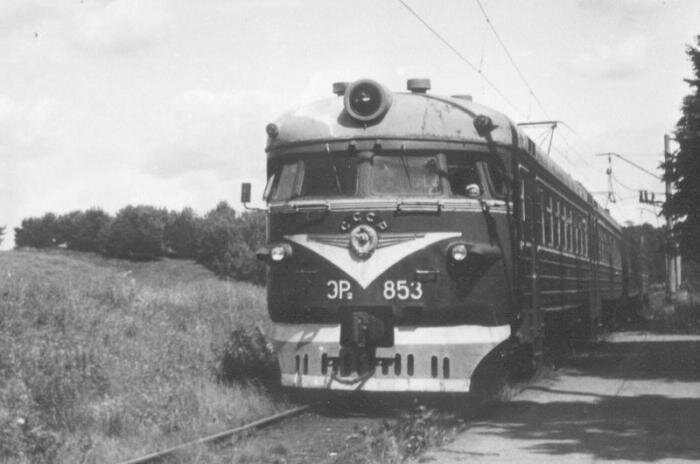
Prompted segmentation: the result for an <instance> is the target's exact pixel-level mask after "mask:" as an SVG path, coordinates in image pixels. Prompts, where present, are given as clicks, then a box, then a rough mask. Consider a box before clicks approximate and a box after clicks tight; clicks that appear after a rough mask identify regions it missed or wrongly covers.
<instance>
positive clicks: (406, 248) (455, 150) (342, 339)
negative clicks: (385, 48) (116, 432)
mask: <svg viewBox="0 0 700 464" xmlns="http://www.w3.org/2000/svg"><path fill="white" fill-rule="evenodd" d="M332 89H333V93H334V94H335V96H331V97H330V98H328V99H324V100H320V101H316V102H311V103H308V104H306V105H303V106H301V107H300V108H298V109H296V110H294V111H291V112H289V113H286V114H284V115H283V116H281V117H280V118H279V119H277V120H276V121H275V122H273V123H270V124H268V126H267V128H266V130H267V135H268V142H267V148H266V152H267V174H268V182H267V186H266V188H265V193H264V199H265V200H266V202H267V206H268V209H267V211H268V221H267V241H268V244H267V246H266V247H264V248H262V249H261V250H259V251H258V253H257V254H258V258H259V259H261V260H264V261H265V262H266V263H268V283H267V292H268V307H269V314H270V316H271V319H272V321H273V325H274V329H273V334H272V341H273V344H274V347H275V351H276V353H277V356H278V359H279V364H280V370H281V382H282V385H283V386H287V387H295V388H300V389H323V390H353V391H368V392H399V391H400V392H406V391H409V392H469V391H470V389H471V387H472V377H473V375H474V371H475V370H476V369H477V367H478V366H479V365H480V363H482V362H483V361H484V359H485V358H487V357H488V356H489V355H490V354H493V353H494V352H496V351H498V352H499V353H513V352H515V351H518V352H525V353H528V355H529V356H531V357H532V358H534V359H537V358H538V356H540V355H541V353H542V350H543V342H544V341H545V340H546V339H547V337H548V336H556V334H557V333H558V332H561V333H564V332H565V331H570V327H575V330H576V331H578V333H577V334H574V335H573V336H581V337H583V336H590V334H592V333H593V332H595V330H596V329H597V328H598V327H599V326H600V325H601V322H602V318H603V308H605V307H606V305H607V304H608V303H611V302H619V301H621V300H622V299H624V298H625V297H631V296H633V295H634V294H635V292H636V293H640V292H642V291H643V289H642V287H643V286H644V285H646V280H645V279H646V277H645V276H642V275H641V274H642V270H643V269H642V268H643V266H636V267H635V268H634V269H633V271H634V272H631V268H630V266H629V262H630V257H629V255H630V254H633V253H634V252H635V251H634V250H633V249H632V248H631V247H629V246H627V247H626V246H623V238H622V233H621V228H620V226H619V225H618V224H617V223H616V222H615V221H614V220H613V219H612V218H611V217H610V215H609V214H608V213H607V212H606V211H605V210H603V209H602V208H601V207H600V206H599V205H598V204H597V203H596V201H595V200H594V199H593V197H592V196H591V194H590V193H588V192H587V191H586V190H585V189H584V188H583V186H582V185H581V184H580V183H578V182H576V181H575V180H574V179H573V178H572V177H570V176H569V175H568V174H566V173H565V172H564V171H563V170H562V169H560V168H559V167H558V166H557V165H556V164H555V163H554V162H553V161H552V160H551V159H550V158H549V157H548V156H547V155H545V154H544V153H543V152H542V151H541V150H540V149H539V148H538V147H537V146H536V145H535V144H534V143H533V141H532V140H531V139H530V138H529V137H528V136H527V135H526V134H525V133H524V132H523V131H522V130H521V129H520V128H519V127H518V126H517V125H516V124H514V123H513V122H512V121H511V120H510V119H508V118H507V117H506V116H505V115H503V114H501V113H499V112H497V111H495V110H493V109H491V108H488V107H486V106H482V105H479V104H477V103H475V102H474V101H472V99H471V98H470V97H469V96H464V95H455V96H451V97H444V96H438V95H433V94H431V93H430V92H429V90H430V81H429V80H427V79H410V80H409V81H408V83H407V91H406V92H391V91H389V90H387V89H386V88H385V87H383V86H382V85H380V84H379V83H377V82H375V81H372V80H368V79H362V80H358V81H355V82H352V83H345V82H341V83H335V84H333V86H332ZM246 187H247V188H245V189H244V190H245V193H244V196H243V199H244V201H249V191H250V189H249V185H247V186H246ZM565 336H566V337H569V336H572V334H571V333H570V332H566V334H565Z"/></svg>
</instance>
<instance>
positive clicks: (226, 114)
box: [142, 90, 279, 179]
mask: <svg viewBox="0 0 700 464" xmlns="http://www.w3.org/2000/svg"><path fill="white" fill-rule="evenodd" d="M275 102H276V99H275V98H274V97H273V96H272V95H271V94H266V93H262V92H251V91H244V92H239V93H233V92H211V91H206V90H192V91H189V92H186V93H184V94H182V95H180V96H178V97H177V98H175V99H174V100H173V101H172V103H171V104H170V105H169V106H168V107H167V108H166V109H165V110H164V114H162V115H161V118H160V120H161V123H160V124H161V126H160V127H159V128H158V129H156V132H155V133H154V134H152V139H151V142H150V144H149V145H150V147H149V149H148V151H149V155H148V156H147V158H146V159H145V160H144V162H143V163H142V170H143V171H144V172H146V173H149V174H152V175H155V176H157V177H162V178H173V177H178V176H181V175H185V174H189V173H193V172H200V171H209V172H214V173H216V174H217V175H218V176H219V177H220V178H222V179H229V178H231V177H232V176H234V175H236V176H239V177H247V176H248V177H251V176H252V177H260V176H264V172H265V171H264V166H265V160H266V157H265V151H264V150H265V142H266V138H267V135H266V134H265V125H266V124H267V123H268V122H270V121H271V120H272V119H273V117H274V116H275V115H276V113H278V112H279V110H278V109H277V108H276V103H275ZM251 147H252V149H253V150H254V151H253V152H251V151H250V150H251Z"/></svg>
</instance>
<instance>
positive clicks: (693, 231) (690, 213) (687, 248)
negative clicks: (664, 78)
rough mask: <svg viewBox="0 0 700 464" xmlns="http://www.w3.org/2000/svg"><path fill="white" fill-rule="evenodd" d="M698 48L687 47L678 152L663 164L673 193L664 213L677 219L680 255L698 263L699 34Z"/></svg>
mask: <svg viewBox="0 0 700 464" xmlns="http://www.w3.org/2000/svg"><path fill="white" fill-rule="evenodd" d="M696 41H697V44H698V46H695V47H694V46H690V45H689V46H688V47H687V49H686V54H687V55H688V57H689V59H690V62H691V64H692V67H693V72H694V77H693V78H692V79H684V80H685V81H686V82H687V83H688V85H689V86H690V88H691V93H690V95H688V96H686V97H685V98H684V99H683V104H682V106H681V112H682V117H681V118H680V120H679V121H678V123H677V125H676V132H675V135H676V141H677V142H678V144H679V147H680V148H679V150H678V152H677V153H676V154H675V155H674V156H672V157H671V158H670V160H669V162H667V163H665V164H664V169H665V173H664V180H667V181H670V182H672V183H673V185H674V187H675V192H674V193H673V194H672V195H671V196H670V197H669V198H667V199H666V202H665V203H664V207H663V213H664V214H665V215H667V216H670V217H671V218H672V219H674V220H677V221H678V222H677V223H676V226H675V227H674V233H676V234H677V235H678V236H679V238H680V243H681V252H682V253H683V254H684V255H686V256H687V257H689V258H691V259H694V260H700V233H699V232H698V231H700V176H698V173H699V172H700V35H698V36H697V37H696Z"/></svg>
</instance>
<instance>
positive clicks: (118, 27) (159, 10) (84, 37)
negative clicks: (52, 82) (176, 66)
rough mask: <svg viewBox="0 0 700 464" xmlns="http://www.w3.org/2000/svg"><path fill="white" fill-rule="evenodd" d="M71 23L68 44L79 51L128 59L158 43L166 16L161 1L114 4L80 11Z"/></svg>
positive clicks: (119, 1) (130, 0)
mask: <svg viewBox="0 0 700 464" xmlns="http://www.w3.org/2000/svg"><path fill="white" fill-rule="evenodd" d="M73 22H74V24H73V29H74V35H73V36H72V40H71V41H72V43H73V45H74V46H75V47H77V48H78V49H80V50H83V51H86V52H95V53H101V54H104V53H111V54H118V55H129V54H133V53H135V52H138V51H141V50H143V49H147V48H150V47H152V46H153V45H155V44H156V43H158V41H159V40H160V39H161V38H162V35H163V34H164V31H165V26H166V24H168V14H167V8H166V4H165V2H162V1H141V0H114V1H111V2H108V3H107V4H106V5H105V4H97V5H94V6H88V7H86V8H84V9H82V10H81V11H79V12H78V14H76V16H75V17H74V19H73Z"/></svg>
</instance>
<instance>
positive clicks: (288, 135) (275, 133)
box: [266, 81, 619, 229]
mask: <svg viewBox="0 0 700 464" xmlns="http://www.w3.org/2000/svg"><path fill="white" fill-rule="evenodd" d="M368 82H372V81H368ZM387 98H389V99H390V102H391V103H390V106H389V107H388V108H387V109H386V112H385V113H384V114H382V115H381V117H378V118H377V119H376V120H372V121H358V120H357V119H356V118H354V117H353V116H351V115H350V114H348V111H347V109H346V107H347V101H346V100H347V98H343V95H342V94H341V95H339V96H337V97H335V98H327V99H323V100H318V101H314V102H310V103H307V104H304V105H302V106H300V107H298V108H297V109H295V110H292V111H290V112H287V113H285V114H283V115H282V116H281V117H280V118H278V119H277V120H276V121H275V122H274V123H272V124H270V125H268V135H269V137H268V142H267V147H266V151H267V153H268V155H269V156H271V157H274V156H276V155H278V154H280V153H281V152H285V151H286V149H288V148H295V147H300V146H305V145H312V144H329V143H333V142H343V141H347V142H359V141H362V140H370V141H374V142H383V141H390V140H395V141H400V142H411V141H414V142H440V143H442V144H444V143H448V144H451V145H453V146H454V147H455V148H458V147H459V146H460V145H461V146H463V147H467V146H469V145H471V146H474V145H486V143H487V142H486V140H485V138H484V137H482V136H481V135H479V133H478V132H477V129H476V127H475V125H474V120H475V118H476V117H477V116H479V115H485V116H488V117H489V118H490V119H491V121H492V122H493V126H494V129H493V130H492V131H491V132H490V135H491V138H492V140H493V142H494V143H495V144H496V145H497V146H501V147H506V148H516V149H522V150H523V151H524V152H526V153H528V154H529V155H530V156H532V157H533V158H534V159H535V160H536V161H537V162H538V163H539V164H540V165H541V166H542V167H543V168H544V169H545V170H547V171H549V172H550V173H551V174H552V175H553V176H554V177H556V178H557V179H558V180H559V181H560V182H562V183H563V184H564V185H565V186H566V187H568V188H569V189H570V190H571V191H572V192H574V193H575V194H576V195H577V196H579V197H580V198H581V199H583V200H584V201H585V202H586V203H588V204H591V205H592V207H593V208H594V209H597V210H598V212H599V213H600V214H601V215H602V216H604V217H606V219H607V220H608V222H609V223H610V225H611V226H612V227H614V228H616V229H619V225H618V224H617V222H616V221H615V220H614V219H613V218H612V217H611V216H610V215H609V213H608V212H607V211H606V210H604V209H603V208H602V207H601V206H600V205H599V204H598V203H597V202H596V201H595V199H593V197H592V196H591V195H590V194H589V193H588V192H587V191H586V189H585V188H584V187H583V185H582V184H581V183H580V182H578V181H577V180H575V179H573V178H572V177H571V176H570V175H569V174H568V173H567V172H565V171H564V170H563V169H562V168H561V167H559V165H557V163H555V162H554V161H553V160H552V159H551V158H550V157H549V156H548V155H547V154H546V153H544V151H542V150H541V149H540V148H539V147H538V146H537V145H536V144H535V143H534V142H533V141H532V140H531V139H530V137H529V136H528V135H527V134H526V133H525V132H524V131H523V130H522V129H520V128H519V127H518V126H517V125H516V124H515V123H514V122H513V121H511V120H510V119H509V118H508V117H507V116H506V115H505V114H503V113H500V112H498V111H496V110H494V109H493V108H490V107H488V106H484V105H480V104H478V103H476V102H474V101H472V100H471V98H468V97H467V98H465V97H464V96H452V97H443V96H437V95H433V94H430V93H424V92H388V97H387Z"/></svg>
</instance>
